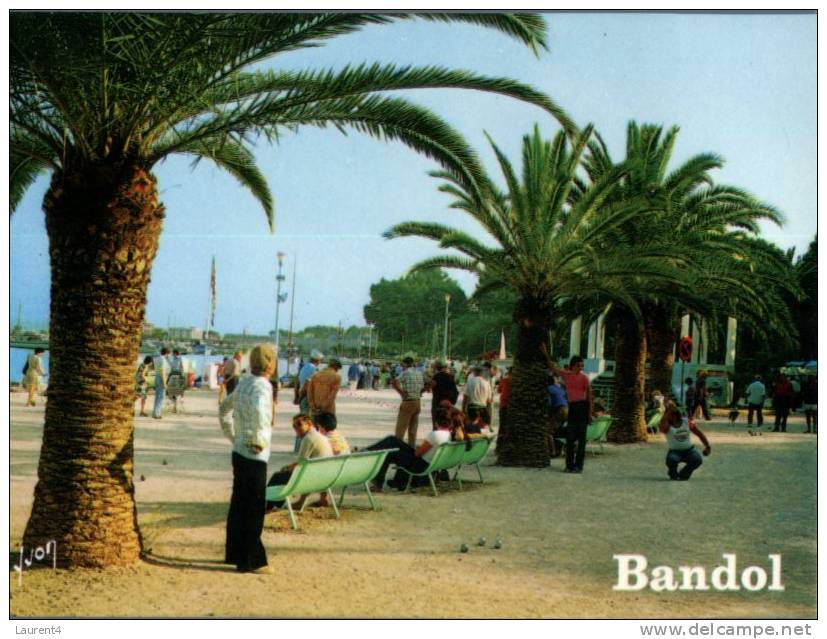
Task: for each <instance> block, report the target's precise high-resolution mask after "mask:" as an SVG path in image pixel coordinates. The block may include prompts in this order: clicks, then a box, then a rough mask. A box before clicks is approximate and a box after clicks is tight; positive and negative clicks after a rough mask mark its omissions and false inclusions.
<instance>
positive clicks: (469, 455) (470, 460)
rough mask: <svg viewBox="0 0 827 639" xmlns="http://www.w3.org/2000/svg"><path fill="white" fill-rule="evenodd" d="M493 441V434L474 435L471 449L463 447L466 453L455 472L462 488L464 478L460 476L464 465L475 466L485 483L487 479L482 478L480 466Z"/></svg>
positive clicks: (482, 481)
mask: <svg viewBox="0 0 827 639" xmlns="http://www.w3.org/2000/svg"><path fill="white" fill-rule="evenodd" d="M493 441H494V437H493V436H490V437H474V438H473V439H472V440H471V449H470V450H464V448H463V453H464V454H463V456H462V461H461V462H460V464H459V466H457V470H456V472H455V473H454V479H455V480H457V482H458V483H459V487H460V489H462V479H461V478H460V476H459V471H460V470H462V467H463V466H474V467H475V468H476V469H477V473H479V476H480V483H481V484H484V483H485V480H484V479H483V478H482V469H481V468H480V462H481V461H482V460H483V459H485V456H486V455H487V454H488V450H489V449H490V448H491V443H492V442H493ZM463 447H464V443H463Z"/></svg>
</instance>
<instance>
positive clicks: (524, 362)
mask: <svg viewBox="0 0 827 639" xmlns="http://www.w3.org/2000/svg"><path fill="white" fill-rule="evenodd" d="M517 306H518V311H517V312H515V320H517V324H518V333H517V349H516V352H515V354H514V367H513V370H512V377H511V392H510V396H509V399H508V424H507V425H506V432H507V436H506V437H505V439H504V441H502V442H500V441H498V442H497V463H498V464H499V465H501V466H529V467H536V468H542V467H545V466H548V465H549V461H550V459H551V455H550V451H549V449H548V413H547V408H546V379H547V376H548V369H547V368H546V361H545V357H544V356H543V354H542V350H541V344H544V343H545V342H546V341H547V336H548V323H547V322H546V321H543V320H542V319H541V318H544V317H546V318H547V317H550V312H549V310H548V309H546V312H542V309H537V310H536V311H535V312H532V313H530V315H528V316H526V314H525V313H522V312H520V310H519V309H521V308H525V307H526V303H525V302H523V303H522V304H521V303H518V305H517Z"/></svg>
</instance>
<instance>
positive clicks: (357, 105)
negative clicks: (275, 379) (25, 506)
mask: <svg viewBox="0 0 827 639" xmlns="http://www.w3.org/2000/svg"><path fill="white" fill-rule="evenodd" d="M414 17H417V18H421V19H424V20H442V21H457V22H468V23H473V24H478V25H481V26H484V27H489V28H493V29H496V30H498V31H501V32H503V33H505V34H507V35H509V36H511V37H513V38H515V39H516V40H518V41H520V42H522V43H523V44H525V45H526V46H528V47H530V48H531V49H532V50H535V51H536V50H538V49H540V48H545V46H546V45H545V23H544V21H543V19H542V18H541V17H539V16H537V15H535V14H515V15H504V14H419V15H413V14H394V15H390V14H389V15H374V14H359V13H314V14H302V13H285V14H275V13H274V14H253V13H246V14H229V13H222V14H208V13H193V14H180V13H179V14H157V13H155V14H151V13H13V14H12V15H11V29H10V32H11V46H10V69H11V73H10V79H11V81H10V84H11V109H10V114H11V115H10V120H11V131H10V146H11V176H10V183H11V186H10V193H11V208H12V210H14V208H15V207H16V206H17V204H18V203H19V202H20V199H21V197H22V196H23V194H24V193H25V191H26V189H27V188H28V187H29V186H30V185H31V183H32V182H33V180H34V179H35V178H36V176H37V175H39V174H41V173H51V184H50V186H49V189H48V192H47V193H46V196H45V198H44V202H43V208H44V212H45V215H46V229H47V233H48V236H49V255H50V262H51V310H50V350H51V371H50V372H51V376H50V382H51V383H50V385H49V398H48V402H47V406H46V416H45V427H44V433H43V444H42V448H41V454H40V462H39V467H38V482H37V485H36V487H35V495H34V504H33V507H32V513H31V517H30V519H29V521H28V524H27V526H26V532H25V535H24V539H23V543H24V545H25V546H26V547H29V548H31V547H36V546H38V545H43V544H45V543H46V542H47V541H50V540H55V541H56V542H57V544H58V548H59V559H58V561H59V563H60V565H63V566H69V565H78V566H107V565H113V564H119V563H126V562H131V561H134V560H135V559H136V558H137V557H138V556H139V553H140V551H141V537H140V533H139V530H138V525H137V517H136V509H135V500H134V485H133V477H132V473H133V464H132V459H133V415H132V412H133V402H132V398H133V372H134V371H133V367H134V363H135V361H136V358H137V355H138V349H139V345H140V332H141V326H142V323H143V319H144V307H145V304H146V290H147V285H148V282H149V279H150V272H151V268H152V263H153V260H154V258H155V253H156V250H157V247H158V239H159V235H160V233H161V228H162V224H163V220H164V206H163V204H162V203H161V202H160V201H159V198H158V189H157V185H156V179H155V177H154V175H153V174H152V169H153V167H154V166H155V164H156V163H158V162H159V161H161V160H163V159H164V158H166V157H168V156H170V155H172V154H188V155H190V156H193V157H195V158H197V159H201V158H206V159H208V160H211V161H212V162H214V163H215V164H216V165H218V166H219V167H221V168H222V169H224V170H226V171H228V172H229V173H231V174H232V175H234V176H235V177H236V178H237V179H238V181H239V182H240V183H241V184H242V185H243V186H244V187H246V188H247V189H249V191H250V192H251V193H252V194H253V195H254V197H255V198H257V200H258V201H259V202H260V203H261V205H262V207H263V209H264V212H265V213H266V215H267V219H268V221H269V223H270V226H271V228H272V227H273V224H274V222H273V219H274V218H273V200H272V196H271V193H270V190H269V188H268V186H267V182H266V180H265V178H264V175H263V174H262V172H261V171H260V169H259V168H258V167H257V166H256V163H255V159H254V156H253V154H252V151H251V143H252V142H253V141H254V139H255V137H257V136H263V137H264V138H265V139H267V140H269V141H275V140H277V138H278V137H279V136H280V135H283V134H284V133H286V132H289V131H295V130H296V128H297V127H299V126H302V125H313V126H319V127H324V126H327V125H332V126H335V127H336V128H338V129H340V130H344V129H346V128H351V129H354V130H357V131H361V132H364V133H367V134H369V135H371V136H374V137H378V138H384V139H388V140H399V141H401V142H402V143H404V144H406V145H408V146H409V147H411V148H413V149H414V150H416V151H418V152H420V153H423V154H425V155H426V156H428V157H431V158H433V159H434V160H436V161H437V162H438V163H439V164H440V165H441V166H442V167H443V168H444V170H445V171H446V172H447V173H448V174H450V175H451V176H452V177H453V178H454V179H455V180H456V181H457V183H459V184H462V185H463V187H464V188H466V189H468V190H469V192H476V190H477V188H478V187H477V184H478V182H479V180H480V179H481V176H482V170H481V169H480V167H479V165H478V162H477V160H476V158H475V156H474V154H473V152H472V151H471V150H470V149H469V148H468V147H467V145H466V144H465V142H464V141H463V140H462V138H461V137H460V136H459V135H458V134H457V133H456V132H455V131H454V130H453V129H451V127H449V126H448V125H447V124H446V123H445V122H443V121H442V120H441V119H440V118H438V117H437V116H436V115H434V114H433V113H431V112H429V111H428V110H426V109H424V108H422V107H419V106H416V105H414V104H412V103H410V102H408V101H406V100H404V99H401V98H398V97H393V96H390V95H388V94H387V92H389V91H396V90H404V89H413V88H431V87H453V88H466V89H477V90H483V91H490V92H494V93H499V94H502V95H507V96H511V97H514V98H517V99H520V100H524V101H526V102H529V103H532V104H535V105H537V106H539V107H541V108H543V109H545V110H546V111H547V112H549V113H551V114H552V115H553V116H555V117H557V118H558V119H559V120H560V121H561V123H562V124H563V125H564V126H565V127H567V128H572V125H571V122H570V121H569V120H568V119H567V118H566V117H565V115H564V114H563V113H562V111H560V109H559V108H558V107H557V106H556V105H555V104H554V103H553V102H552V101H551V100H550V99H549V98H547V97H546V96H544V95H542V94H541V93H538V92H537V91H535V90H533V89H531V88H529V87H526V86H524V85H521V84H519V83H517V82H514V81H511V80H508V79H502V78H487V77H482V76H478V75H474V74H472V73H467V72H462V71H454V70H450V69H445V68H437V67H426V68H411V67H396V66H392V65H386V66H381V65H372V66H368V65H360V66H356V67H345V68H344V69H342V70H340V71H302V72H291V71H261V70H251V67H253V66H255V65H258V64H260V63H262V62H263V61H265V60H268V59H270V58H272V57H273V56H275V55H277V54H279V53H284V52H289V51H294V50H297V49H303V48H310V47H317V46H321V45H322V44H324V43H325V42H326V41H327V40H329V39H331V38H334V37H336V36H340V35H343V34H347V33H351V32H354V31H357V30H359V29H360V28H361V27H362V26H364V25H368V24H384V23H389V22H392V21H395V20H402V19H409V18H414Z"/></svg>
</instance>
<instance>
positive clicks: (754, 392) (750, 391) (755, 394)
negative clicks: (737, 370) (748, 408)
mask: <svg viewBox="0 0 827 639" xmlns="http://www.w3.org/2000/svg"><path fill="white" fill-rule="evenodd" d="M766 396H767V389H766V388H764V385H763V384H762V383H761V382H759V381H758V380H757V379H756V380H755V381H754V382H753V383H752V384H750V385H749V386H747V404H763V403H764V397H766Z"/></svg>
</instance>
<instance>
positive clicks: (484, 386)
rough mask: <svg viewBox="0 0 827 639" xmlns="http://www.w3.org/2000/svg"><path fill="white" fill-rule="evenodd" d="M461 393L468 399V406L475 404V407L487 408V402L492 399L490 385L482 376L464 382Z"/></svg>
mask: <svg viewBox="0 0 827 639" xmlns="http://www.w3.org/2000/svg"><path fill="white" fill-rule="evenodd" d="M462 393H463V395H465V396H466V397H467V398H468V403H469V404H476V405H477V406H487V405H488V402H490V401H491V400H492V399H493V397H494V395H493V393H492V391H491V383H490V382H489V381H488V380H487V379H485V377H483V376H482V375H475V376H474V377H472V378H471V379H469V380H468V381H467V382H465V388H464V389H463V391H462Z"/></svg>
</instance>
